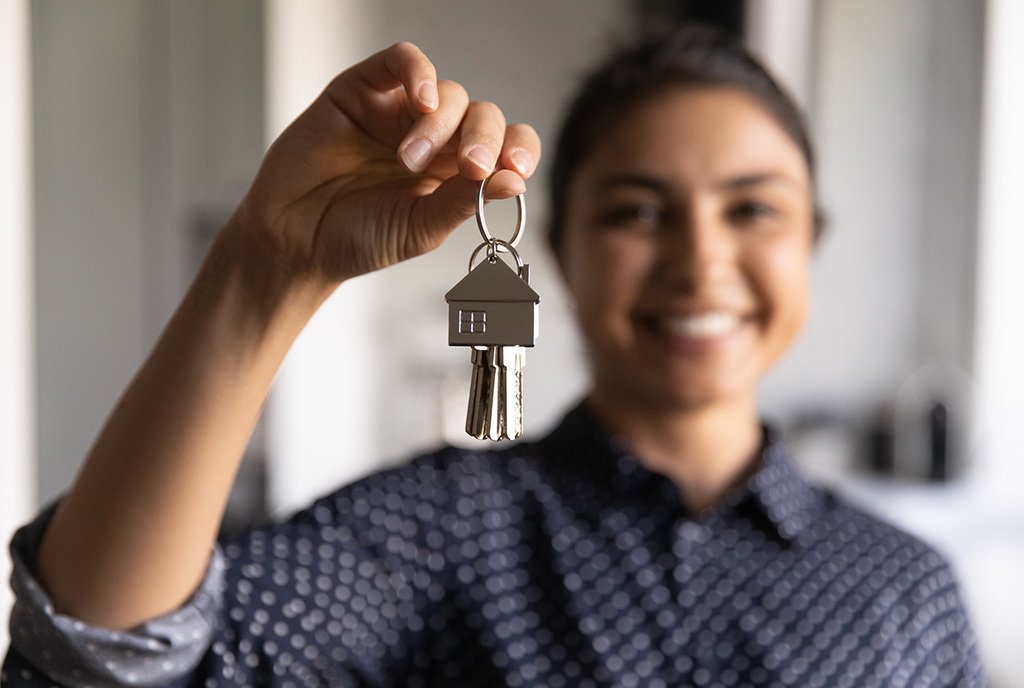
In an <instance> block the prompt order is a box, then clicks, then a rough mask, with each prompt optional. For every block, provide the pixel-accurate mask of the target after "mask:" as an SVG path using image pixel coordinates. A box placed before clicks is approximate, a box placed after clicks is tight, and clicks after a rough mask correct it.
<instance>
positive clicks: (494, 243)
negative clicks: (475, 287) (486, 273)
mask: <svg viewBox="0 0 1024 688" xmlns="http://www.w3.org/2000/svg"><path fill="white" fill-rule="evenodd" d="M485 248H486V249H487V260H489V261H491V262H492V263H493V262H494V261H496V260H498V251H501V252H503V253H509V254H511V255H512V257H513V258H514V259H515V261H516V272H517V273H518V274H519V276H520V277H522V276H523V268H524V265H525V264H524V263H523V259H522V257H521V256H520V255H519V251H517V250H516V248H515V246H513V245H512V242H511V241H505V240H504V239H495V238H494V237H491V238H490V239H488V240H487V241H485V242H484V243H482V244H480V245H479V246H477V247H476V249H474V251H473V254H472V255H471V256H470V257H469V271H470V272H473V263H474V262H476V257H477V256H478V255H480V251H481V250H482V249H485Z"/></svg>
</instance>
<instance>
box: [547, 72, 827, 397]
mask: <svg viewBox="0 0 1024 688" xmlns="http://www.w3.org/2000/svg"><path fill="white" fill-rule="evenodd" d="M567 207H568V210H567V213H566V228H565V232H566V233H565V243H564V244H563V249H562V251H561V255H560V256H559V262H560V265H561V268H562V271H563V274H564V277H565V280H566V283H567V285H568V288H569V290H570V292H571V293H572V295H573V297H574V298H575V302H576V307H577V316H578V318H579V322H580V326H581V328H582V331H583V335H584V338H585V340H586V342H587V347H588V354H589V356H590V363H591V368H592V373H593V376H594V380H593V382H594V390H593V391H594V394H595V395H599V396H600V397H602V399H603V400H604V401H605V403H609V402H611V403H616V404H627V405H631V406H637V405H640V406H641V407H642V408H648V409H655V408H663V409H669V408H673V409H680V408H687V409H696V408H699V407H703V406H707V405H709V404H714V403H717V402H723V401H729V400H741V401H748V402H752V401H753V398H754V394H755V388H756V385H757V383H758V381H759V380H760V379H761V377H762V376H763V375H764V373H765V372H766V371H767V370H768V369H769V368H770V367H771V366H772V365H773V364H774V363H775V361H776V360H777V359H778V358H779V356H780V355H781V354H782V353H783V352H784V351H785V350H786V349H787V347H789V346H790V344H791V343H792V342H793V340H794V339H795V338H796V336H797V333H798V332H799V331H800V329H801V327H802V325H803V323H804V320H805V318H806V314H807V310H808V302H809V294H808V282H809V264H810V256H811V250H812V243H813V242H812V226H813V219H812V218H813V212H812V193H811V182H810V179H809V173H808V170H807V165H806V163H805V161H804V158H803V156H802V154H801V152H800V149H799V148H798V147H797V145H796V144H795V143H794V142H793V141H792V140H791V139H790V138H789V136H788V135H787V134H786V133H785V131H784V130H783V129H782V128H781V127H780V126H779V124H778V123H777V122H776V120H775V119H774V118H773V117H772V116H771V115H770V114H768V112H767V111H766V110H764V109H763V108H762V107H761V106H760V105H759V104H758V102H757V101H756V100H755V99H754V98H753V97H751V96H749V95H747V94H746V93H744V92H743V91H741V90H738V89H732V88H725V87H719V88H689V89H684V88H676V89H672V90H669V91H666V92H664V93H661V94H659V95H657V96H654V97H651V98H649V99H647V100H644V101H641V102H640V103H638V104H637V105H636V106H634V107H633V108H631V109H630V110H629V111H627V113H626V114H625V116H624V117H622V118H620V119H619V120H618V121H617V122H616V124H615V125H614V126H613V127H612V128H610V130H608V131H607V132H605V134H604V138H603V139H602V140H601V141H600V142H599V143H598V144H597V145H596V146H595V148H594V150H593V151H592V153H591V155H590V157H589V158H588V159H587V160H586V161H585V162H584V163H583V165H581V166H580V168H579V169H578V171H577V173H576V175H575V177H574V179H573V182H572V184H571V186H570V189H569V198H568V206H567Z"/></svg>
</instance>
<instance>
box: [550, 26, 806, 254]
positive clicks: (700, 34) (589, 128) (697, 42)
mask: <svg viewBox="0 0 1024 688" xmlns="http://www.w3.org/2000/svg"><path fill="white" fill-rule="evenodd" d="M673 86H709V87H714V86H730V87H733V88H738V89H741V90H743V91H745V92H746V93H748V94H750V95H751V96H753V97H754V98H756V99H757V101H758V102H759V103H761V105H762V106H764V107H765V108H766V109H767V110H768V112H770V113H771V114H772V115H774V117H775V119H776V120H777V121H778V123H779V125H780V126H781V127H782V128H783V130H784V131H785V132H786V133H787V134H788V135H789V136H790V138H792V139H793V142H794V143H796V144H797V146H798V147H799V148H800V151H801V152H802V153H803V156H804V160H805V161H806V163H807V169H808V171H809V172H810V174H811V176H812V178H813V175H814V151H813V149H812V146H811V141H810V137H809V136H808V134H807V129H806V126H805V124H804V119H803V115H802V114H801V112H800V109H799V108H798V107H797V105H796V103H795V102H794V101H793V99H792V98H791V97H790V95H789V94H788V93H786V91H784V90H783V89H782V87H781V86H779V84H778V83H777V82H776V81H775V80H774V79H773V78H772V77H771V75H769V74H768V72H767V70H765V68H764V67H763V66H762V65H761V63H760V62H758V61H757V60H756V59H755V58H754V57H753V56H752V55H751V54H750V53H749V52H747V50H746V49H745V48H744V47H743V45H742V44H741V43H740V41H739V39H738V38H737V37H735V36H733V35H732V34H729V33H726V32H725V31H723V30H721V29H717V28H713V27H710V26H704V25H689V26H685V27H683V28H681V29H678V30H676V31H675V32H673V33H671V34H668V35H666V36H664V37H661V38H657V39H653V40H650V39H648V40H646V41H644V42H641V43H639V44H638V45H635V46H633V47H630V48H627V49H626V50H623V51H620V52H618V53H617V54H614V55H613V56H612V57H611V58H610V59H609V60H607V61H606V62H605V63H604V64H602V65H601V66H600V67H598V69H597V70H596V71H594V72H592V73H591V74H590V75H589V76H588V77H587V78H586V79H585V80H584V82H583V85H582V88H581V89H580V91H579V93H578V94H577V96H576V98H575V100H573V101H572V102H571V104H570V105H569V109H568V111H567V113H566V116H565V119H564V121H563V122H562V128H561V130H560V132H559V134H558V138H557V139H556V142H555V154H554V162H553V164H552V167H551V177H550V185H549V191H550V194H551V217H550V221H549V222H550V224H549V226H548V243H549V244H550V245H551V247H552V248H553V249H554V250H555V252H556V253H557V252H558V251H559V250H560V249H561V247H562V242H563V239H564V233H565V213H566V204H567V197H568V193H569V186H570V184H571V183H572V178H573V175H574V174H575V173H576V171H577V169H578V168H579V166H580V165H581V164H583V162H584V161H585V160H586V159H587V156H589V155H590V153H591V151H592V150H593V148H594V145H595V143H596V142H597V141H598V140H599V136H600V133H601V132H602V131H603V130H604V129H606V128H607V127H609V126H610V125H612V124H613V123H614V122H615V120H617V119H618V118H620V117H621V116H622V115H624V114H625V113H626V112H627V111H628V110H630V109H631V108H632V107H633V106H635V105H636V104H637V103H639V102H640V101H642V100H644V99H646V98H649V97H651V96H653V95H656V94H657V93H659V92H661V91H664V90H665V89H667V88H670V87H673ZM820 225H821V222H820V214H819V213H818V211H817V208H816V207H815V236H816V237H817V235H818V233H819V230H820Z"/></svg>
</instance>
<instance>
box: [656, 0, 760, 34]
mask: <svg viewBox="0 0 1024 688" xmlns="http://www.w3.org/2000/svg"><path fill="white" fill-rule="evenodd" d="M636 6H637V16H638V17H639V19H640V28H641V30H642V31H648V32H655V31H665V30H667V29H669V28H671V27H672V26H676V25H679V24H687V23H691V22H699V23H702V24H712V25H714V26H718V27H721V28H723V29H726V30H728V31H731V32H732V33H735V34H736V35H738V36H742V35H743V31H744V29H745V23H744V16H745V14H746V2H745V0H639V1H638V2H637V3H636Z"/></svg>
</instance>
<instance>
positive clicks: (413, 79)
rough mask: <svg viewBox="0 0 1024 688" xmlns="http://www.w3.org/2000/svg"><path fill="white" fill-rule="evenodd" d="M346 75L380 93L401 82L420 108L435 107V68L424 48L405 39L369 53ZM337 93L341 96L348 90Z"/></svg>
mask: <svg viewBox="0 0 1024 688" xmlns="http://www.w3.org/2000/svg"><path fill="white" fill-rule="evenodd" d="M345 75H346V76H347V77H348V78H349V79H357V80H358V81H360V82H362V84H363V85H365V86H368V87H369V88H371V89H372V90H374V91H378V92H381V93H383V92H386V91H390V90H392V89H394V88H398V87H400V86H401V87H402V88H403V89H404V90H405V95H406V97H407V98H408V100H409V102H410V103H412V104H413V105H414V106H415V107H416V109H417V110H419V111H420V112H423V113H427V112H433V111H434V110H436V109H437V106H438V96H437V70H436V69H435V68H434V64H433V63H432V62H431V61H430V59H429V58H428V57H427V56H426V55H425V54H424V53H423V51H422V50H420V49H419V48H418V47H416V46H415V45H413V44H412V43H409V42H408V41H403V42H401V43H395V44H394V45H392V46H391V47H389V48H385V49H384V50H381V51H380V52H378V53H375V54H373V55H371V56H370V57H368V58H366V59H365V60H363V61H362V62H360V63H358V64H356V65H354V66H353V67H351V68H350V69H348V70H346V72H345ZM345 90H347V89H345ZM338 95H339V97H340V98H342V99H344V98H345V96H346V95H348V94H347V93H342V94H338Z"/></svg>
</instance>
